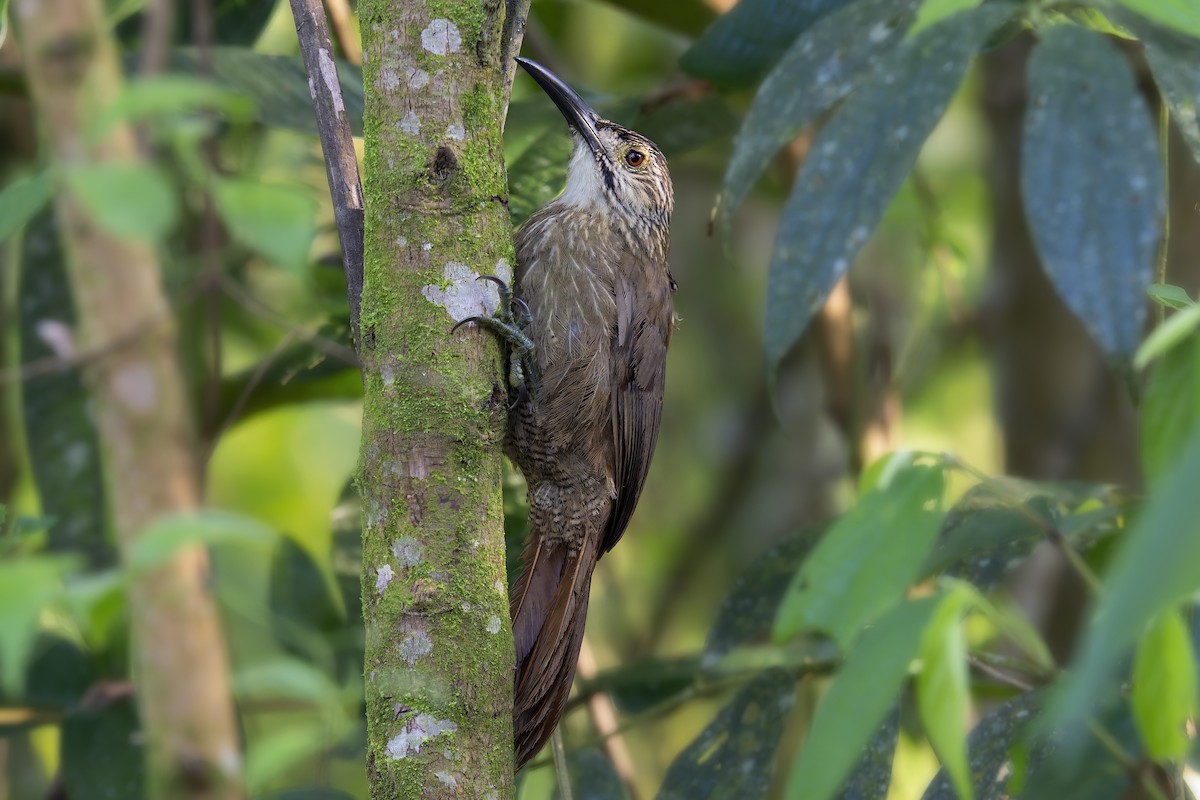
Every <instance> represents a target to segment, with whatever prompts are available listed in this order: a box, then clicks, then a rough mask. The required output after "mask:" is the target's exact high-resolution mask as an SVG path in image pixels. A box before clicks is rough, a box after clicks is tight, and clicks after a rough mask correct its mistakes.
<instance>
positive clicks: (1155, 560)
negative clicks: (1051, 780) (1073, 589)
mask: <svg viewBox="0 0 1200 800" xmlns="http://www.w3.org/2000/svg"><path fill="white" fill-rule="evenodd" d="M1198 484H1200V429H1197V430H1194V431H1193V432H1192V435H1191V436H1190V437H1189V440H1188V443H1187V444H1186V445H1185V446H1184V448H1183V450H1182V452H1181V454H1180V455H1179V457H1178V459H1177V460H1176V462H1175V465H1174V467H1173V468H1172V469H1171V470H1170V472H1169V473H1167V474H1165V475H1164V476H1163V479H1162V480H1161V481H1160V483H1159V485H1158V486H1157V487H1154V488H1153V491H1152V492H1151V494H1150V499H1149V501H1148V503H1147V504H1146V507H1145V509H1144V510H1143V511H1142V513H1141V515H1140V517H1139V518H1138V520H1137V522H1136V523H1135V524H1134V525H1133V527H1132V529H1131V530H1130V532H1129V534H1128V535H1126V536H1125V537H1123V540H1122V542H1121V546H1120V549H1119V550H1118V551H1117V553H1116V554H1115V556H1114V557H1113V561H1112V563H1111V564H1110V566H1109V569H1108V580H1107V582H1106V585H1105V591H1104V593H1103V594H1102V595H1101V596H1100V598H1099V601H1098V602H1097V606H1096V611H1095V613H1094V614H1093V615H1092V618H1091V621H1090V622H1089V624H1088V626H1087V631H1086V633H1085V634H1084V637H1083V641H1082V643H1081V645H1080V647H1079V650H1078V653H1079V656H1078V658H1077V660H1076V666H1075V668H1074V669H1073V670H1072V671H1071V672H1070V673H1068V674H1067V675H1066V677H1065V678H1064V679H1063V680H1062V681H1061V686H1060V688H1059V689H1058V691H1056V693H1055V695H1054V697H1053V700H1052V702H1051V707H1050V711H1049V713H1048V715H1047V718H1048V721H1049V723H1050V724H1052V725H1053V724H1056V725H1061V726H1062V727H1063V728H1065V729H1066V732H1067V737H1066V738H1067V741H1068V743H1070V742H1072V741H1074V737H1075V736H1076V735H1077V734H1079V733H1080V731H1081V727H1082V725H1083V721H1084V720H1085V719H1086V717H1087V715H1088V713H1089V710H1090V708H1091V706H1092V704H1093V702H1094V700H1095V698H1096V697H1098V696H1102V695H1103V689H1104V687H1105V685H1106V684H1107V682H1108V681H1109V680H1110V679H1111V677H1112V675H1113V674H1114V672H1115V670H1116V667H1117V663H1118V661H1119V660H1120V659H1121V657H1122V656H1123V655H1124V654H1125V653H1126V652H1127V651H1128V650H1129V648H1130V647H1131V646H1132V645H1133V644H1134V642H1135V641H1136V640H1137V638H1138V636H1139V635H1140V634H1141V633H1142V631H1143V630H1144V629H1145V626H1146V624H1147V623H1149V621H1150V620H1151V619H1152V618H1153V617H1155V616H1156V615H1157V614H1159V613H1160V612H1161V611H1163V610H1164V609H1167V608H1173V607H1174V606H1175V605H1177V604H1178V603H1179V602H1180V601H1181V600H1182V599H1183V598H1184V597H1186V596H1187V595H1188V594H1189V593H1191V592H1194V591H1196V589H1197V588H1200V572H1198V571H1197V570H1196V564H1197V563H1200V494H1197V492H1196V486H1197V485H1198Z"/></svg>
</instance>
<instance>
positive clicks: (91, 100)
mask: <svg viewBox="0 0 1200 800" xmlns="http://www.w3.org/2000/svg"><path fill="white" fill-rule="evenodd" d="M12 13H13V15H14V19H15V21H16V22H17V23H18V28H19V33H20V45H21V50H22V53H23V56H24V60H25V74H26V76H27V77H28V80H29V86H30V89H31V94H32V97H33V100H34V103H35V105H36V108H37V111H38V116H39V122H40V125H41V128H42V131H43V133H44V134H45V139H46V146H47V149H48V151H49V153H50V154H51V155H52V156H53V158H54V160H55V165H56V167H58V168H59V169H61V170H64V171H70V170H72V169H75V168H81V167H88V166H91V165H95V164H129V163H133V162H136V161H137V160H138V158H139V156H138V149H137V147H136V143H135V141H134V136H133V131H132V130H131V128H130V127H129V125H127V124H124V123H116V124H113V125H112V126H110V127H109V128H107V129H106V131H107V132H106V133H104V135H103V136H97V135H95V134H94V133H93V132H92V131H91V130H89V129H90V128H91V127H94V125H93V123H94V122H95V120H96V119H97V118H98V117H100V116H101V114H102V113H103V112H105V111H107V110H108V109H110V108H111V107H112V105H113V103H114V102H115V100H116V99H117V97H118V95H119V94H120V91H121V73H120V67H119V64H118V62H117V52H116V47H115V44H114V42H113V40H112V37H111V35H110V33H109V25H108V23H107V21H106V20H105V16H104V15H105V10H104V5H103V4H102V3H101V2H99V0H26V1H25V2H21V3H14V4H13V5H12ZM55 210H56V213H57V217H58V224H59V231H60V235H61V236H62V240H63V244H64V245H65V249H66V252H67V256H68V258H67V267H68V276H69V278H70V283H71V291H72V293H73V295H74V298H75V304H76V306H77V308H78V319H79V330H78V333H77V337H78V340H79V345H78V346H79V348H80V350H81V351H84V352H89V353H94V354H96V355H95V356H94V357H92V358H90V359H89V360H88V362H87V366H86V367H85V370H84V371H85V378H86V379H87V382H88V385H89V389H90V390H91V394H92V397H93V400H94V403H95V419H96V424H97V428H98V431H99V435H100V442H101V446H102V448H103V456H104V461H105V479H106V480H105V482H106V485H107V489H108V493H109V499H110V507H111V508H112V517H113V519H112V521H113V524H114V525H115V527H116V531H117V535H118V539H119V543H120V546H121V550H122V552H123V553H124V554H126V555H128V554H129V553H130V552H131V551H132V550H133V549H134V547H135V546H136V544H137V542H138V540H139V538H140V536H141V535H142V534H143V532H144V531H145V530H146V529H147V526H148V525H149V524H150V523H152V522H154V521H156V520H158V519H160V518H161V517H163V516H166V515H171V514H178V513H186V512H190V511H193V510H195V509H196V507H197V506H198V505H199V503H200V480H199V474H198V469H197V463H196V458H195V449H194V441H195V437H194V432H193V430H192V419H191V413H190V411H189V409H188V403H187V396H186V389H185V386H184V380H183V374H182V370H181V368H180V364H179V358H178V354H177V352H176V334H175V330H174V325H173V322H172V316H171V314H170V309H169V307H168V305H167V300H166V297H165V295H164V293H163V289H162V285H161V275H160V269H159V264H158V262H157V260H156V258H155V254H154V250H153V249H152V248H151V247H150V246H149V245H147V244H141V243H134V242H130V241H128V240H125V239H121V238H118V237H116V236H113V235H111V234H109V233H107V232H106V231H105V230H104V229H103V228H102V227H101V226H99V225H98V224H97V223H96V221H95V220H94V219H93V218H92V216H91V213H90V212H89V210H88V208H87V207H85V206H84V205H83V204H82V203H81V202H80V201H79V200H78V199H76V198H75V197H74V196H73V194H72V193H71V191H69V190H67V189H66V188H62V189H60V191H59V193H58V196H57V198H56V209H55ZM208 582H209V579H208V564H207V557H206V554H205V551H204V550H203V548H201V547H188V548H183V549H181V550H180V551H179V552H178V553H177V554H176V555H174V556H173V557H172V558H171V559H170V560H169V561H167V562H166V563H164V564H162V565H161V566H158V567H156V568H154V569H152V570H150V571H148V572H146V573H145V574H139V575H138V576H137V577H136V578H135V579H134V580H132V582H131V584H130V586H129V615H130V625H131V628H132V631H133V635H134V638H135V640H136V642H137V647H136V650H135V661H136V663H135V669H134V672H135V677H136V681H137V694H138V709H139V714H140V716H141V720H142V725H143V728H144V732H145V738H146V745H147V753H148V757H149V764H150V767H151V773H150V774H151V792H152V795H153V796H154V797H156V798H195V799H196V800H200V798H204V799H205V800H209V799H211V800H216V799H217V798H221V799H222V800H225V799H228V800H233V798H239V797H242V796H243V794H244V793H243V791H242V785H241V755H240V746H239V743H238V734H237V730H236V726H235V721H234V714H233V703H232V700H231V694H230V681H229V668H228V663H227V659H226V652H225V642H224V639H223V638H222V635H221V630H220V625H219V619H218V616H217V609H216V604H215V602H214V600H213V597H212V595H211V593H210V590H209V586H208Z"/></svg>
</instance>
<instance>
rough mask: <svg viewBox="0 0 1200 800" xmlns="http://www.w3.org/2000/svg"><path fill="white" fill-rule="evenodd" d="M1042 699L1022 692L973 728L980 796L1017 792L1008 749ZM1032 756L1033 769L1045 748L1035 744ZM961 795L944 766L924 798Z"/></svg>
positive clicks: (997, 797)
mask: <svg viewBox="0 0 1200 800" xmlns="http://www.w3.org/2000/svg"><path fill="white" fill-rule="evenodd" d="M1041 699H1042V693H1041V692H1037V691H1034V692H1026V693H1024V694H1019V695H1017V696H1016V697H1014V698H1012V699H1011V700H1007V701H1005V702H1004V703H1002V704H1001V705H999V706H997V707H996V708H995V709H993V710H992V711H991V712H989V713H988V714H987V715H986V716H985V717H984V718H983V719H981V720H980V721H979V724H978V725H976V726H975V728H974V729H973V730H972V731H971V735H970V737H969V738H968V739H967V750H968V752H969V753H970V754H971V781H972V785H973V786H974V791H975V796H976V797H977V798H978V800H1008V799H1009V798H1010V797H1016V796H1017V795H1018V792H1017V791H1016V789H1015V787H1013V786H1011V785H1010V783H1009V779H1010V778H1011V777H1012V776H1013V772H1014V770H1013V766H1014V765H1013V763H1012V760H1011V759H1010V758H1009V751H1010V750H1011V749H1012V747H1013V746H1014V745H1016V744H1018V743H1019V742H1020V741H1021V737H1022V734H1023V732H1024V731H1025V729H1026V728H1027V726H1028V725H1029V722H1030V721H1031V720H1032V719H1033V715H1034V714H1036V713H1037V712H1038V711H1039V710H1040V708H1041ZM1031 756H1032V757H1031V758H1030V759H1029V762H1028V763H1027V764H1026V767H1027V769H1028V770H1030V771H1032V770H1035V769H1036V768H1037V767H1038V766H1039V765H1040V764H1041V761H1042V759H1043V757H1044V756H1045V748H1035V749H1034V750H1033V752H1032V753H1031ZM880 796H882V795H880ZM960 796H961V795H959V794H958V793H957V792H956V791H955V790H954V787H953V785H952V783H951V781H950V776H949V775H948V774H947V773H946V770H944V769H943V770H942V771H940V772H939V773H938V774H937V776H936V777H935V778H934V779H933V782H932V783H930V784H929V788H928V789H926V790H925V794H924V795H923V796H922V799H921V800H958V798H959V797H960Z"/></svg>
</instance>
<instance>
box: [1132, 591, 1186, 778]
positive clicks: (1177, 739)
mask: <svg viewBox="0 0 1200 800" xmlns="http://www.w3.org/2000/svg"><path fill="white" fill-rule="evenodd" d="M1130 704H1131V705H1132V707H1133V718H1134V720H1135V721H1136V722H1137V726H1138V731H1139V732H1140V733H1141V735H1142V742H1143V744H1145V746H1146V752H1147V753H1148V754H1149V755H1150V757H1151V758H1153V759H1154V760H1155V761H1166V760H1168V759H1180V758H1183V756H1185V755H1186V754H1187V751H1188V735H1187V731H1186V727H1187V722H1188V719H1190V718H1191V717H1192V716H1193V715H1194V714H1195V713H1196V659H1195V655H1194V654H1193V653H1192V643H1191V641H1190V639H1189V637H1188V631H1187V627H1186V626H1185V625H1184V624H1183V620H1182V619H1181V618H1180V616H1179V614H1178V613H1177V612H1176V611H1175V610H1174V609H1168V610H1166V611H1164V612H1163V613H1161V614H1159V615H1158V616H1157V617H1155V618H1154V620H1153V621H1152V622H1151V623H1150V626H1149V627H1148V628H1147V629H1146V632H1145V633H1143V634H1142V638H1141V641H1139V642H1138V647H1137V655H1136V656H1135V658H1134V662H1133V693H1132V697H1131V698H1130Z"/></svg>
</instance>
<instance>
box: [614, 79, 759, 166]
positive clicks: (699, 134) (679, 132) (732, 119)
mask: <svg viewBox="0 0 1200 800" xmlns="http://www.w3.org/2000/svg"><path fill="white" fill-rule="evenodd" d="M631 120H632V121H631V122H629V125H630V127H632V128H633V129H634V130H636V131H638V132H639V133H641V134H643V135H645V136H648V137H650V138H651V139H653V140H654V143H655V144H657V145H658V146H659V148H660V149H662V151H663V154H664V155H666V157H667V158H668V159H674V158H678V157H679V156H682V155H684V154H685V153H688V152H690V151H692V150H695V149H696V148H698V147H703V146H704V145H707V144H710V143H711V142H714V141H716V140H718V139H723V138H725V137H727V136H732V135H733V133H734V132H735V131H736V130H737V127H738V117H737V114H735V113H734V112H733V109H731V108H730V107H729V105H728V104H727V103H726V102H725V101H724V100H722V99H721V98H720V97H719V96H718V95H716V94H713V93H711V92H710V93H706V94H704V95H702V96H700V97H697V98H691V97H679V98H675V99H672V100H670V101H668V102H666V103H663V104H661V105H656V106H654V107H653V108H651V109H648V110H647V109H641V108H639V109H638V112H637V113H636V114H634V115H633V117H632V118H631Z"/></svg>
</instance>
